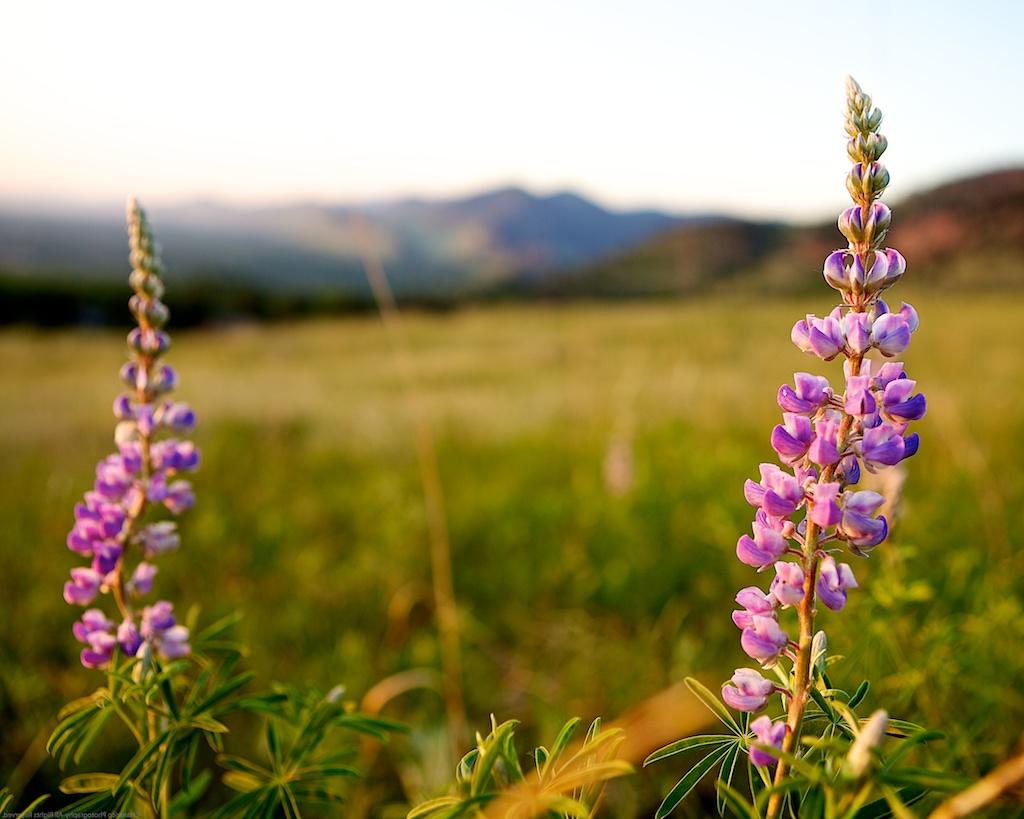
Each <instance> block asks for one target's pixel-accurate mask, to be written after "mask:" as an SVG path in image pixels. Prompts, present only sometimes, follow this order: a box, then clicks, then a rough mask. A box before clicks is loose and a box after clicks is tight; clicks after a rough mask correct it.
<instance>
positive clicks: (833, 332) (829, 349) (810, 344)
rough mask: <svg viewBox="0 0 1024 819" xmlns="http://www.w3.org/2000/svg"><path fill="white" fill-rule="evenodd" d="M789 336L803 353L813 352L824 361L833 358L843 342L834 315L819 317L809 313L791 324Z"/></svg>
mask: <svg viewBox="0 0 1024 819" xmlns="http://www.w3.org/2000/svg"><path fill="white" fill-rule="evenodd" d="M790 337H791V338H792V339H793V343H794V344H796V346H797V347H799V348H800V349H801V350H803V351H804V352H805V353H813V354H814V355H816V356H818V358H821V359H824V360H825V361H831V360H832V359H833V358H835V357H836V356H837V355H838V354H839V351H840V350H841V349H842V348H843V344H844V339H843V331H842V328H841V327H840V326H839V320H838V319H837V318H836V317H835V316H826V317H825V318H822V319H819V318H816V317H815V316H810V315H809V316H807V318H806V319H803V320H801V321H798V322H797V323H796V324H795V325H793V330H792V332H791V333H790Z"/></svg>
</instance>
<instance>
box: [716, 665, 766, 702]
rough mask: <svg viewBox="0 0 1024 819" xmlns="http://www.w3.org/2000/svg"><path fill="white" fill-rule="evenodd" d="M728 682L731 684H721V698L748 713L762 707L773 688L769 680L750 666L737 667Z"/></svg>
mask: <svg viewBox="0 0 1024 819" xmlns="http://www.w3.org/2000/svg"><path fill="white" fill-rule="evenodd" d="M730 682H731V683H732V685H729V684H726V685H723V686H722V699H723V700H725V703H726V705H728V706H730V707H731V708H735V709H736V710H737V711H747V712H748V713H754V712H755V711H760V710H761V709H762V708H764V707H765V705H767V704H768V698H769V697H770V696H771V695H772V692H773V691H774V690H775V685H774V684H773V683H772V682H771V680H766V679H765V678H764V677H762V676H761V675H760V674H758V673H757V672H756V671H754V669H752V668H737V669H736V673H735V674H733V675H732V680H731V681H730Z"/></svg>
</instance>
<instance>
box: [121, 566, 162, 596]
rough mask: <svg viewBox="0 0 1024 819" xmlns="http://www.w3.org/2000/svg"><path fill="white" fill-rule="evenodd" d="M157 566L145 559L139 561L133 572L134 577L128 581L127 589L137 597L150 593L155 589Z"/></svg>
mask: <svg viewBox="0 0 1024 819" xmlns="http://www.w3.org/2000/svg"><path fill="white" fill-rule="evenodd" d="M156 573H157V568H156V566H154V565H153V564H152V563H146V562H145V561H143V562H141V563H139V565H138V566H136V567H135V571H134V572H132V578H131V580H129V581H128V583H127V586H126V588H127V591H128V593H129V594H133V595H135V596H137V597H141V596H143V595H145V594H149V593H150V592H151V591H152V590H153V578H154V577H155V576H156Z"/></svg>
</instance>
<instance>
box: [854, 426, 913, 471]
mask: <svg viewBox="0 0 1024 819" xmlns="http://www.w3.org/2000/svg"><path fill="white" fill-rule="evenodd" d="M905 449H906V443H905V442H904V440H903V436H901V435H900V433H899V432H898V431H897V430H896V429H895V428H894V427H893V426H892V425H891V424H885V423H883V424H879V425H878V426H877V427H872V428H870V429H866V430H864V437H863V439H862V440H861V442H860V444H859V445H858V446H857V450H858V454H859V455H860V457H861V459H862V460H863V461H864V466H866V467H867V468H868V471H869V472H877V471H878V470H879V468H881V467H883V466H893V465H895V464H898V463H899V462H900V461H901V460H903V455H904V452H905Z"/></svg>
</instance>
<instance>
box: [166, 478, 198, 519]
mask: <svg viewBox="0 0 1024 819" xmlns="http://www.w3.org/2000/svg"><path fill="white" fill-rule="evenodd" d="M195 501H196V498H195V495H193V494H192V484H190V483H189V482H188V481H175V482H174V483H172V484H171V485H170V486H168V487H167V494H166V495H165V496H164V499H163V502H164V506H166V507H167V509H168V510H169V511H170V512H171V514H172V515H180V514H181V513H182V512H185V511H187V510H189V509H191V508H192V504H194V503H195Z"/></svg>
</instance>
